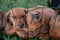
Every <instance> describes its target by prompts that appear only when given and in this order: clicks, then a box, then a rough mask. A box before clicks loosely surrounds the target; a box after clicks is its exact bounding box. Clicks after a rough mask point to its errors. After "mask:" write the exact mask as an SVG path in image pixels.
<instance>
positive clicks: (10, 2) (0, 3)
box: [0, 0, 60, 40]
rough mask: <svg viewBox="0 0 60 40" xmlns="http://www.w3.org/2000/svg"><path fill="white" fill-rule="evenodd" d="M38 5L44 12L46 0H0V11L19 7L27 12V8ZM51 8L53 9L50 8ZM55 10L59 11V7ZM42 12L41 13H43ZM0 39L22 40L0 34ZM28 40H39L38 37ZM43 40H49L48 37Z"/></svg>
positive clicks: (14, 36)
mask: <svg viewBox="0 0 60 40" xmlns="http://www.w3.org/2000/svg"><path fill="white" fill-rule="evenodd" d="M39 5H42V6H43V7H42V9H43V10H44V6H46V7H48V0H0V11H8V10H10V9H12V8H14V7H21V8H22V7H23V8H26V9H27V10H28V8H33V7H36V6H39ZM52 8H55V7H52ZM55 9H57V10H60V5H59V6H58V7H56V8H55ZM43 10H42V13H43ZM12 12H13V11H12ZM28 36H29V35H28ZM0 37H2V38H3V39H4V40H23V39H22V38H20V37H18V36H17V35H13V36H11V37H10V36H8V35H6V34H5V33H1V34H0ZM28 40H39V38H38V37H35V38H28ZM44 40H49V37H47V38H44Z"/></svg>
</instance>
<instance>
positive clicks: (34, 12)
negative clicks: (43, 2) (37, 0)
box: [26, 6, 56, 38]
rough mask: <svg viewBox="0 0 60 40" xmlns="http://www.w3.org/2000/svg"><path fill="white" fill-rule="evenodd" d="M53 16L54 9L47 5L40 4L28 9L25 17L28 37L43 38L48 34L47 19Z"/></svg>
mask: <svg viewBox="0 0 60 40" xmlns="http://www.w3.org/2000/svg"><path fill="white" fill-rule="evenodd" d="M55 16H56V14H55V11H53V10H52V9H50V8H47V7H42V6H40V7H35V8H30V9H28V14H27V18H26V19H27V24H28V27H29V37H35V36H38V37H39V38H44V37H45V36H46V35H48V34H47V32H48V30H49V27H48V25H49V21H50V20H51V19H52V18H53V17H55Z"/></svg>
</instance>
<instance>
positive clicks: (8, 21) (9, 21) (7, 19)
mask: <svg viewBox="0 0 60 40" xmlns="http://www.w3.org/2000/svg"><path fill="white" fill-rule="evenodd" d="M9 16H10V12H8V13H6V14H5V15H4V19H5V22H6V23H8V24H10V25H13V24H12V21H11V20H10V19H9Z"/></svg>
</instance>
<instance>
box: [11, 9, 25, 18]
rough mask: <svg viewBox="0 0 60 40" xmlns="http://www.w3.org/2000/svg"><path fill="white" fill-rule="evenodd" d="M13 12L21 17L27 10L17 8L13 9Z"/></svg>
mask: <svg viewBox="0 0 60 40" xmlns="http://www.w3.org/2000/svg"><path fill="white" fill-rule="evenodd" d="M11 14H12V15H13V16H15V17H21V16H24V15H25V12H24V10H23V9H16V10H12V11H11Z"/></svg>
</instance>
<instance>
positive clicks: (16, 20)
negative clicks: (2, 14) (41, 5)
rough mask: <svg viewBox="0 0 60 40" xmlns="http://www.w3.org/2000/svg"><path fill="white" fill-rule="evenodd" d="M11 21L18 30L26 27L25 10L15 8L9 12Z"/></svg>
mask: <svg viewBox="0 0 60 40" xmlns="http://www.w3.org/2000/svg"><path fill="white" fill-rule="evenodd" d="M9 13H10V15H9V19H10V20H11V21H12V23H13V26H14V27H15V28H17V29H20V28H21V29H22V28H24V27H25V22H26V21H25V9H23V8H13V9H12V10H10V11H9Z"/></svg>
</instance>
